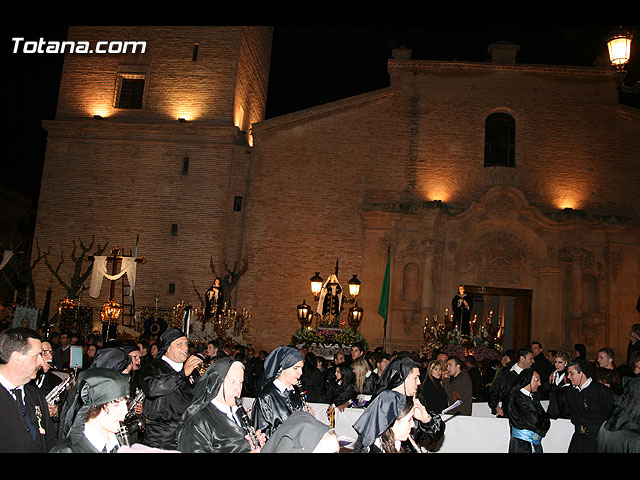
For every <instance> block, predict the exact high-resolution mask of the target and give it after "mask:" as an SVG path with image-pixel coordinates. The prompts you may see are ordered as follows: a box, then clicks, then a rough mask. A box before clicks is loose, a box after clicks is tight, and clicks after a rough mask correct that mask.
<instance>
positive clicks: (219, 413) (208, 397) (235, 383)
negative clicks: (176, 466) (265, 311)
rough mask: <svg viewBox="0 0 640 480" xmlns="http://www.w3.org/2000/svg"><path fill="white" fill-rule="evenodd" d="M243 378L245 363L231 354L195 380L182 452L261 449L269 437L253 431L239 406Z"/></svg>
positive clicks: (182, 430) (185, 416)
mask: <svg viewBox="0 0 640 480" xmlns="http://www.w3.org/2000/svg"><path fill="white" fill-rule="evenodd" d="M243 381H244V365H243V364H242V363H241V362H238V361H236V360H233V359H232V358H231V357H223V358H220V359H217V360H216V361H215V362H214V363H213V365H211V366H210V367H209V368H208V369H207V370H206V372H205V373H204V374H203V375H202V376H201V377H200V378H199V380H198V381H197V382H196V384H195V389H194V397H193V403H192V404H191V405H190V406H189V407H188V408H187V410H186V411H185V412H184V414H183V415H182V425H181V427H180V429H179V430H178V450H179V451H180V452H183V453H257V452H260V449H261V448H262V446H263V445H264V443H265V441H266V437H265V435H264V434H263V433H262V432H260V431H259V430H258V431H251V428H250V427H251V425H250V424H249V421H248V416H247V415H246V412H244V411H243V409H242V407H241V406H240V407H238V406H237V399H239V398H240V395H241V392H242V384H243ZM243 414H244V415H243ZM243 416H244V422H243Z"/></svg>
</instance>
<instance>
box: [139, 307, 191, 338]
mask: <svg viewBox="0 0 640 480" xmlns="http://www.w3.org/2000/svg"><path fill="white" fill-rule="evenodd" d="M175 316H176V314H175V309H174V308H172V307H142V309H141V310H140V323H141V324H142V325H143V328H144V333H143V335H144V336H145V337H147V338H149V339H151V340H157V339H159V338H160V335H162V334H163V333H164V332H165V331H166V330H167V329H169V328H172V327H173V326H174V324H175ZM178 328H180V329H182V325H180V326H178Z"/></svg>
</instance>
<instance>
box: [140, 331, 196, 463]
mask: <svg viewBox="0 0 640 480" xmlns="http://www.w3.org/2000/svg"><path fill="white" fill-rule="evenodd" d="M160 344H161V349H160V351H159V352H158V355H156V358H155V359H153V361H151V362H150V363H149V364H148V365H147V366H145V367H144V369H143V370H141V372H140V377H141V385H142V391H143V392H144V395H145V399H144V404H143V406H142V416H143V417H144V418H145V420H146V423H145V431H144V436H143V443H144V444H145V445H147V446H149V447H153V448H159V449H163V450H176V449H177V433H178V427H179V425H180V420H181V418H182V414H183V413H184V412H185V410H186V409H187V407H189V405H191V403H192V400H193V384H194V382H195V381H196V380H197V377H198V373H197V371H196V367H198V365H200V364H201V363H202V358H200V357H198V356H196V355H191V356H190V355H189V342H188V339H187V336H186V335H185V334H184V333H183V332H182V331H181V330H178V329H177V328H172V329H169V330H167V331H166V332H164V333H163V334H162V336H161V337H160Z"/></svg>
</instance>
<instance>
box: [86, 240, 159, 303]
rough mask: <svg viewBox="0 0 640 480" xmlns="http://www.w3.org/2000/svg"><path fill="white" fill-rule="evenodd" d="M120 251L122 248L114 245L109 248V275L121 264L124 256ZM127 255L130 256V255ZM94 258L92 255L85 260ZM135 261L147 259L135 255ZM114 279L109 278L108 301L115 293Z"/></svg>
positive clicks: (140, 261) (117, 269) (115, 271)
mask: <svg viewBox="0 0 640 480" xmlns="http://www.w3.org/2000/svg"><path fill="white" fill-rule="evenodd" d="M121 252H122V250H121V249H120V248H118V246H117V245H116V246H115V247H114V248H113V250H111V255H109V256H107V262H109V261H110V262H111V275H115V274H117V273H118V271H119V268H118V265H120V264H122V259H123V258H124V257H125V255H123V254H122V253H121ZM128 256H129V257H131V256H132V255H128ZM94 259H95V257H94V256H93V255H92V256H88V257H87V260H89V261H93V260H94ZM135 261H136V263H147V259H146V258H144V257H136V260H135ZM116 281H117V280H110V282H111V286H110V288H109V301H113V299H114V296H115V293H116Z"/></svg>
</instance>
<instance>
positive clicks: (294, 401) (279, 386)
mask: <svg viewBox="0 0 640 480" xmlns="http://www.w3.org/2000/svg"><path fill="white" fill-rule="evenodd" d="M303 365H304V357H303V356H302V353H300V351H299V350H298V349H297V348H293V347H287V346H281V347H278V348H276V349H275V350H273V351H272V352H271V353H269V355H267V358H265V360H264V384H263V386H262V389H261V391H260V394H259V395H258V396H257V397H256V399H255V400H254V402H253V407H252V409H251V423H252V424H253V426H254V428H255V429H256V430H261V431H262V432H263V433H264V434H265V435H266V438H267V439H269V438H270V437H271V435H272V434H273V432H275V431H276V429H277V428H278V427H279V426H280V425H282V424H283V423H284V421H285V420H286V419H287V418H288V417H289V415H291V413H292V412H294V411H297V410H302V409H303V408H304V403H303V399H302V397H301V395H300V392H299V390H298V389H296V388H294V386H297V383H298V380H299V379H300V377H301V376H302V367H303Z"/></svg>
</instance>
